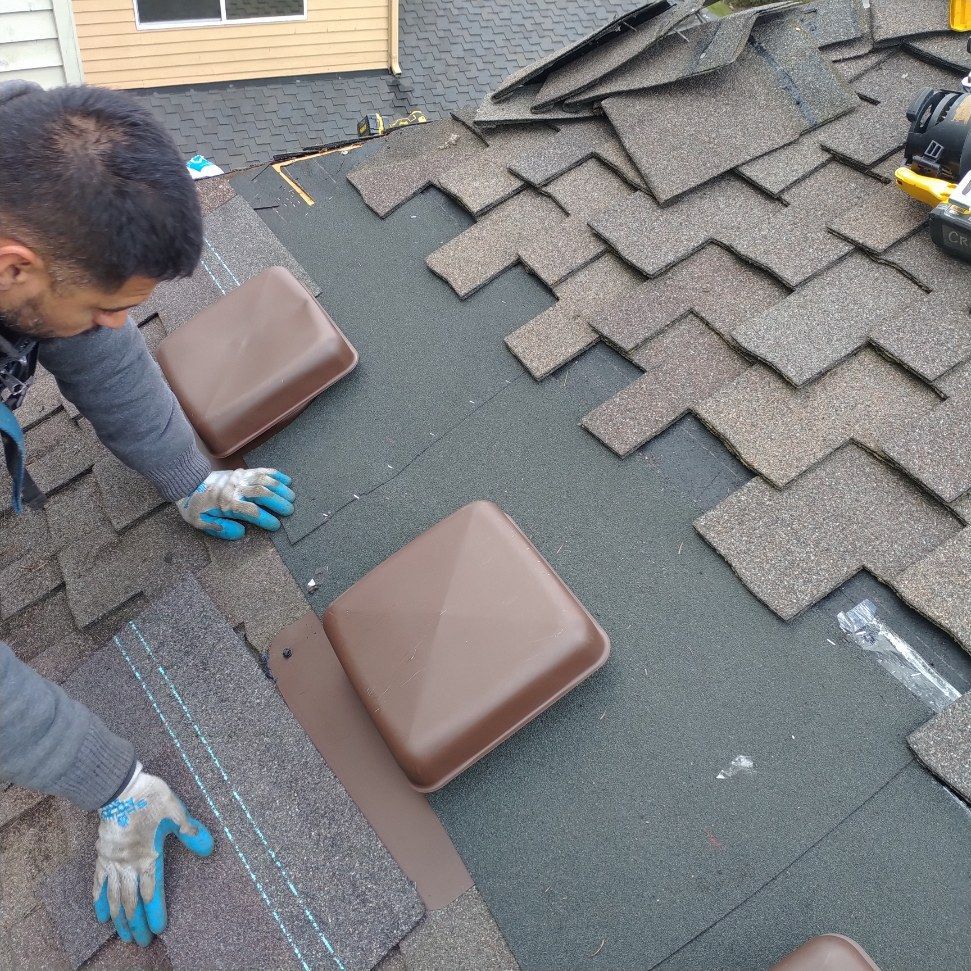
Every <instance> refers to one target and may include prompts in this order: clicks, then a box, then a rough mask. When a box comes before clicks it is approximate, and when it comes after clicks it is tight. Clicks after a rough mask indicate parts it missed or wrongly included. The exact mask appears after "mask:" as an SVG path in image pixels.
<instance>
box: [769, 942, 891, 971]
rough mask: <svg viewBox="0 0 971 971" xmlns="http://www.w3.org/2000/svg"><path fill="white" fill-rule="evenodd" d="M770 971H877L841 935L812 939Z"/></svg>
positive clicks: (857, 947)
mask: <svg viewBox="0 0 971 971" xmlns="http://www.w3.org/2000/svg"><path fill="white" fill-rule="evenodd" d="M772 971H880V969H879V968H878V967H877V966H876V965H875V964H874V963H873V961H872V959H871V958H870V955H869V954H867V952H866V951H864V950H863V948H862V947H860V945H859V944H857V943H856V941H853V940H850V938H848V937H843V935H842V934H823V935H822V936H820V937H811V938H810V939H809V940H808V941H806V943H805V944H803V945H802V946H801V947H799V948H796V950H795V951H793V952H792V954H790V955H789V956H788V957H784V958H783V959H782V960H781V961H780V962H779V963H778V964H776V965H773V967H772Z"/></svg>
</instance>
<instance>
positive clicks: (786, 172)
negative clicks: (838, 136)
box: [736, 132, 830, 196]
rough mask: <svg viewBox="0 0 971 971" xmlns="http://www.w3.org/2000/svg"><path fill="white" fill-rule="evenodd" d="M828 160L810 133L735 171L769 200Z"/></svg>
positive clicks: (817, 141) (813, 135)
mask: <svg viewBox="0 0 971 971" xmlns="http://www.w3.org/2000/svg"><path fill="white" fill-rule="evenodd" d="M829 159H830V156H829V154H828V153H827V152H824V151H823V150H822V148H820V146H819V138H818V137H817V136H816V134H815V133H814V132H807V133H806V134H805V135H801V136H800V137H799V138H797V139H796V140H795V141H794V142H790V143H789V144H788V145H783V146H782V148H777V149H775V150H774V151H772V152H767V153H766V154H765V155H762V156H761V157H759V158H756V159H753V160H752V161H751V162H746V163H745V164H744V165H740V166H739V167H738V168H737V169H736V171H737V172H738V174H739V175H741V176H744V178H746V179H748V180H749V182H752V183H753V184H754V185H757V186H758V187H759V188H760V189H763V190H764V191H765V192H768V193H769V195H772V196H780V195H782V193H783V192H785V191H786V189H788V188H789V187H790V186H792V185H795V183H796V182H798V181H799V180H800V179H804V178H805V177H806V176H807V175H810V174H811V173H813V172H815V171H816V169H818V168H822V166H823V165H825V164H826V163H827V162H828V161H829Z"/></svg>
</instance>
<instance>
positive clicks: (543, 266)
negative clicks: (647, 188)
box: [519, 158, 634, 287]
mask: <svg viewBox="0 0 971 971" xmlns="http://www.w3.org/2000/svg"><path fill="white" fill-rule="evenodd" d="M544 191H545V192H546V194H547V195H549V196H551V197H552V198H553V199H555V200H556V202H557V204H558V205H559V206H561V207H562V208H563V209H564V210H565V211H566V212H568V213H569V214H570V218H569V219H566V220H564V221H563V222H562V223H559V224H554V225H551V226H541V227H537V231H536V234H535V235H534V236H532V237H531V238H530V239H527V240H525V241H524V242H523V243H522V244H521V245H520V247H519V257H520V259H521V260H522V262H523V264H524V265H525V266H526V267H527V268H528V269H529V270H531V271H532V272H533V273H535V274H536V275H537V276H538V277H539V278H540V279H541V280H542V281H543V282H544V283H545V284H546V285H547V286H549V287H555V286H556V285H557V284H559V283H561V282H562V281H563V280H565V279H566V278H567V277H568V276H569V275H570V274H571V273H575V272H576V271H577V270H579V269H582V268H583V267H584V266H586V265H587V264H589V263H591V262H592V261H593V260H595V259H596V258H597V257H598V256H600V254H601V253H603V251H604V249H605V244H604V242H603V240H601V239H600V238H599V237H598V236H596V235H594V233H593V231H592V230H591V229H590V227H589V226H588V225H587V220H588V219H591V218H596V217H597V216H598V215H599V214H600V212H601V211H603V210H605V209H607V208H609V207H611V206H614V205H618V204H619V203H621V202H623V201H624V200H625V199H627V198H629V197H630V196H631V195H632V194H633V192H634V190H633V189H632V188H631V187H630V186H629V185H628V184H627V183H626V182H625V181H624V180H623V179H621V178H620V176H618V175H616V174H615V173H614V171H613V170H612V169H610V168H608V167H607V166H606V165H604V164H603V163H602V162H600V161H599V160H598V159H595V158H594V159H588V160H587V161H586V162H582V163H581V164H580V165H578V166H576V167H575V168H572V169H570V170H569V171H568V172H565V173H564V174H563V175H561V176H560V177H559V178H557V179H554V180H553V181H552V182H551V183H549V185H547V186H546V188H545V190H544Z"/></svg>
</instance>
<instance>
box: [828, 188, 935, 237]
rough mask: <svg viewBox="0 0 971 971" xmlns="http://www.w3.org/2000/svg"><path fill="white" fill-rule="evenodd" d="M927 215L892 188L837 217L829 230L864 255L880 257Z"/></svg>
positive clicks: (914, 200)
mask: <svg viewBox="0 0 971 971" xmlns="http://www.w3.org/2000/svg"><path fill="white" fill-rule="evenodd" d="M928 211H929V210H928V208H927V206H925V205H922V204H921V203H919V202H918V201H917V200H916V199H913V198H911V197H910V196H909V195H907V193H906V192H901V190H900V187H899V186H897V185H896V184H893V185H888V186H885V187H884V188H883V189H881V190H880V191H879V192H878V193H877V194H876V195H875V197H874V199H872V200H871V199H868V200H867V201H866V202H864V203H862V204H861V205H858V206H854V207H853V208H852V209H849V210H847V211H846V212H845V213H843V214H841V215H837V216H836V217H835V218H834V219H833V220H831V221H830V223H829V229H830V231H831V232H834V233H836V235H837V236H842V237H843V239H846V240H849V242H851V243H855V244H856V245H857V246H859V247H860V248H861V249H865V250H866V251H867V252H868V253H874V254H880V253H884V252H886V251H887V250H888V249H890V247H891V246H893V245H895V244H896V243H899V242H900V241H901V240H902V239H905V238H906V237H907V236H909V235H910V234H911V233H913V232H915V231H916V230H917V229H919V228H920V227H921V226H922V225H923V224H924V223H925V222H926V221H927V214H928Z"/></svg>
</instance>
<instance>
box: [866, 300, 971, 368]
mask: <svg viewBox="0 0 971 971" xmlns="http://www.w3.org/2000/svg"><path fill="white" fill-rule="evenodd" d="M870 341H871V342H872V343H873V344H875V345H876V346H877V347H879V348H880V349H881V350H882V351H884V352H885V353H887V354H889V355H890V356H891V357H893V358H896V359H897V360H898V361H900V362H901V363H902V364H905V365H906V366H907V367H909V368H910V369H911V370H912V371H914V372H916V373H917V374H919V375H920V376H921V377H922V378H924V380H926V381H936V380H937V379H938V378H940V377H943V376H944V375H945V374H946V373H947V372H948V371H949V370H951V368H953V367H956V366H957V365H958V364H960V363H961V362H962V361H966V360H967V359H968V358H969V357H971V314H969V313H968V310H967V307H965V306H959V305H957V304H955V302H954V300H953V298H952V296H951V295H950V294H949V293H948V292H947V291H946V290H936V291H934V292H933V293H929V294H926V295H925V296H922V297H920V298H918V299H917V301H916V302H915V303H906V304H904V305H903V306H901V307H897V308H895V309H894V310H893V311H891V312H890V313H889V314H888V315H887V316H886V317H884V318H882V319H881V320H879V321H877V322H876V323H875V324H874V325H873V327H872V329H871V331H870Z"/></svg>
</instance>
